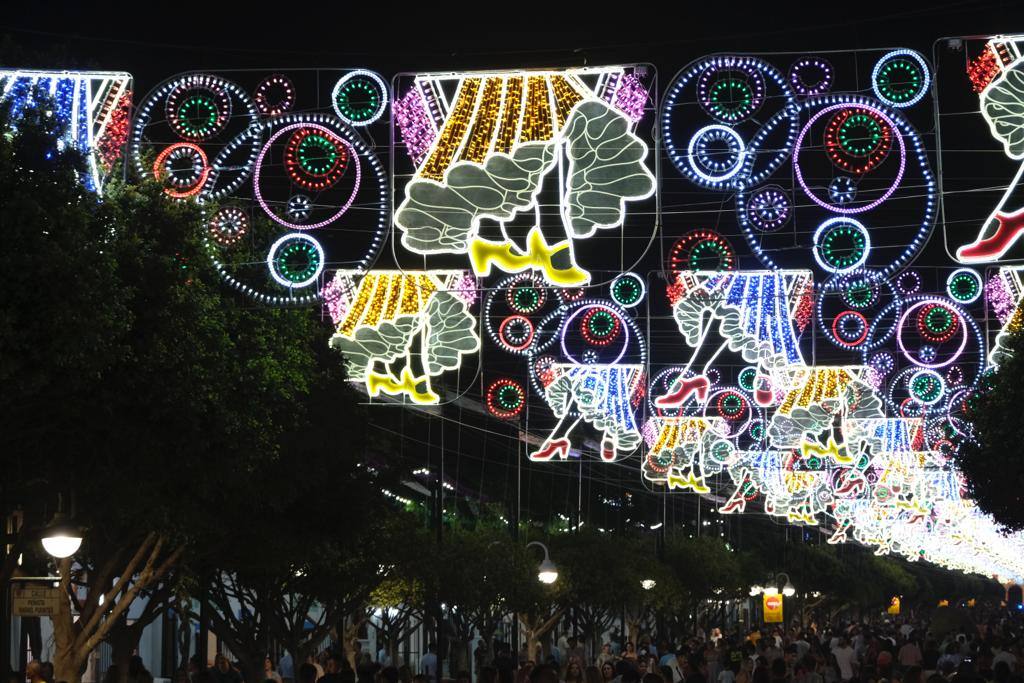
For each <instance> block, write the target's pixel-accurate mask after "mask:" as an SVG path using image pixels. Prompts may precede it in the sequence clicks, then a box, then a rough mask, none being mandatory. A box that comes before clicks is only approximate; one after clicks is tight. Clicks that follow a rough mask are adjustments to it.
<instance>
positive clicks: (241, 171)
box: [128, 74, 294, 303]
mask: <svg viewBox="0 0 1024 683" xmlns="http://www.w3.org/2000/svg"><path fill="white" fill-rule="evenodd" d="M186 84H192V85H196V86H201V87H205V88H209V89H218V90H223V91H224V92H226V93H227V94H229V95H230V96H231V97H232V98H234V99H235V100H237V102H238V103H239V104H241V107H242V109H243V110H244V112H245V114H244V115H245V116H246V117H247V119H248V123H247V127H246V129H245V130H244V131H243V132H241V133H239V134H238V135H236V136H235V137H234V138H232V139H231V140H230V141H228V142H227V144H225V145H224V146H223V148H222V149H221V150H220V152H218V153H217V155H216V156H215V157H214V158H213V162H212V163H211V164H210V176H209V180H208V181H207V183H206V186H205V188H204V192H203V196H204V198H205V197H209V198H210V199H220V198H222V197H226V196H227V195H229V194H231V193H232V192H234V191H235V190H237V189H238V188H239V187H241V186H242V184H243V183H244V182H246V181H247V180H248V179H249V175H250V174H251V173H252V169H253V162H254V161H255V159H256V154H257V152H258V151H259V140H260V138H261V137H262V134H263V133H262V127H261V125H260V120H259V112H258V111H257V109H256V105H255V104H254V103H253V101H252V98H250V97H249V94H248V93H247V92H246V91H245V90H243V89H242V88H240V87H239V86H237V85H236V84H234V83H232V82H231V81H228V80H225V79H223V78H220V77H218V76H210V75H207V74H188V75H185V76H175V77H173V78H169V79H167V80H166V81H164V82H163V83H161V84H160V85H158V86H157V87H155V88H154V89H153V90H151V91H150V93H149V94H148V95H147V96H146V98H145V99H144V100H143V101H142V103H141V104H140V105H139V108H138V109H137V110H136V112H135V116H134V117H133V119H132V130H131V135H130V137H129V143H128V157H129V159H130V160H131V163H132V164H133V165H134V166H135V171H136V173H137V174H138V177H140V178H144V177H146V176H147V174H148V172H149V171H150V168H149V166H148V165H147V163H146V161H145V159H144V158H143V157H144V156H145V155H144V154H143V149H142V143H143V133H144V132H145V131H146V128H147V127H148V126H150V125H151V124H153V123H154V121H153V116H154V112H156V111H158V110H159V109H160V105H161V104H164V105H166V98H167V97H168V95H170V94H171V92H172V91H174V90H175V89H176V88H178V87H179V86H183V85H186ZM233 109H238V107H233ZM163 134H165V133H163V132H161V134H160V135H158V139H162V138H161V136H162V135H163ZM242 146H248V148H249V151H248V156H247V157H246V159H245V161H244V162H242V163H241V164H240V163H238V161H237V160H232V155H233V154H234V153H235V152H236V150H238V148H239V147H242ZM221 171H225V172H227V171H231V172H233V173H234V175H233V176H232V179H231V180H230V182H227V183H225V184H224V185H223V186H222V187H220V188H217V182H218V180H219V176H220V173H221ZM244 287H245V286H244V285H242V288H243V289H244ZM272 298H276V297H272ZM283 301H284V303H292V302H293V301H294V300H293V299H284V300H283Z"/></svg>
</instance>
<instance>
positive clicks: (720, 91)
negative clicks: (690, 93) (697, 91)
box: [708, 78, 754, 121]
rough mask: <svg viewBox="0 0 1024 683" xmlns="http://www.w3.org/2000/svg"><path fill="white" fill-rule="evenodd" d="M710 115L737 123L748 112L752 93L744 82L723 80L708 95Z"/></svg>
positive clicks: (752, 97) (752, 98)
mask: <svg viewBox="0 0 1024 683" xmlns="http://www.w3.org/2000/svg"><path fill="white" fill-rule="evenodd" d="M708 101H709V104H710V107H711V111H712V113H713V114H714V115H715V116H716V117H718V118H720V119H722V120H723V121H738V120H739V119H742V118H744V117H745V116H746V115H747V113H748V112H749V111H750V106H751V103H752V102H753V101H754V93H753V92H751V90H750V86H749V85H748V84H747V83H746V81H742V80H740V79H738V78H723V79H722V80H720V81H717V82H716V83H715V84H714V85H713V86H711V90H710V91H709V93H708Z"/></svg>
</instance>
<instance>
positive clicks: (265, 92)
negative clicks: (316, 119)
mask: <svg viewBox="0 0 1024 683" xmlns="http://www.w3.org/2000/svg"><path fill="white" fill-rule="evenodd" d="M252 100H253V102H254V103H255V104H256V108H257V109H259V112H260V113H261V114H263V115H264V116H279V115H280V114H283V113H285V112H287V111H291V110H292V107H294V106H295V85H294V84H293V83H292V81H291V79H290V78H288V77H287V76H284V75H282V74H271V75H270V76H267V77H266V78H264V79H263V80H262V81H260V84H259V85H257V86H256V91H255V92H254V93H253V96H252Z"/></svg>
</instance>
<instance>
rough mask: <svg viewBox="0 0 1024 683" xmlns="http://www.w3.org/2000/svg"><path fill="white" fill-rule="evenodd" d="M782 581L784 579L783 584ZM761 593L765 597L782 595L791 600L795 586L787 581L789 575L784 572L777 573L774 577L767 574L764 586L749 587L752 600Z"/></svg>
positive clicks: (794, 593) (794, 592)
mask: <svg viewBox="0 0 1024 683" xmlns="http://www.w3.org/2000/svg"><path fill="white" fill-rule="evenodd" d="M783 579H785V583H783ZM773 582H774V583H773ZM779 586H782V588H779ZM762 593H764V594H765V595H778V594H779V593H782V594H783V595H784V596H786V597H787V598H791V597H793V596H794V595H796V586H794V585H793V582H792V581H790V580H789V574H787V573H786V572H779V573H778V574H776V575H775V576H774V577H773V576H771V575H770V574H769V576H768V581H767V582H765V585H763V586H759V585H757V584H754V585H753V586H751V587H750V597H752V598H753V597H756V596H758V595H761V594H762Z"/></svg>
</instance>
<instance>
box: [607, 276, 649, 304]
mask: <svg viewBox="0 0 1024 683" xmlns="http://www.w3.org/2000/svg"><path fill="white" fill-rule="evenodd" d="M643 295H644V286H643V283H642V282H640V280H639V279H638V278H637V277H636V276H635V275H633V274H632V273H626V274H623V275H620V276H619V277H617V278H615V281H614V282H612V299H614V300H615V302H616V303H618V304H621V305H622V306H633V305H634V304H636V303H637V302H639V301H640V299H641V298H643Z"/></svg>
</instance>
